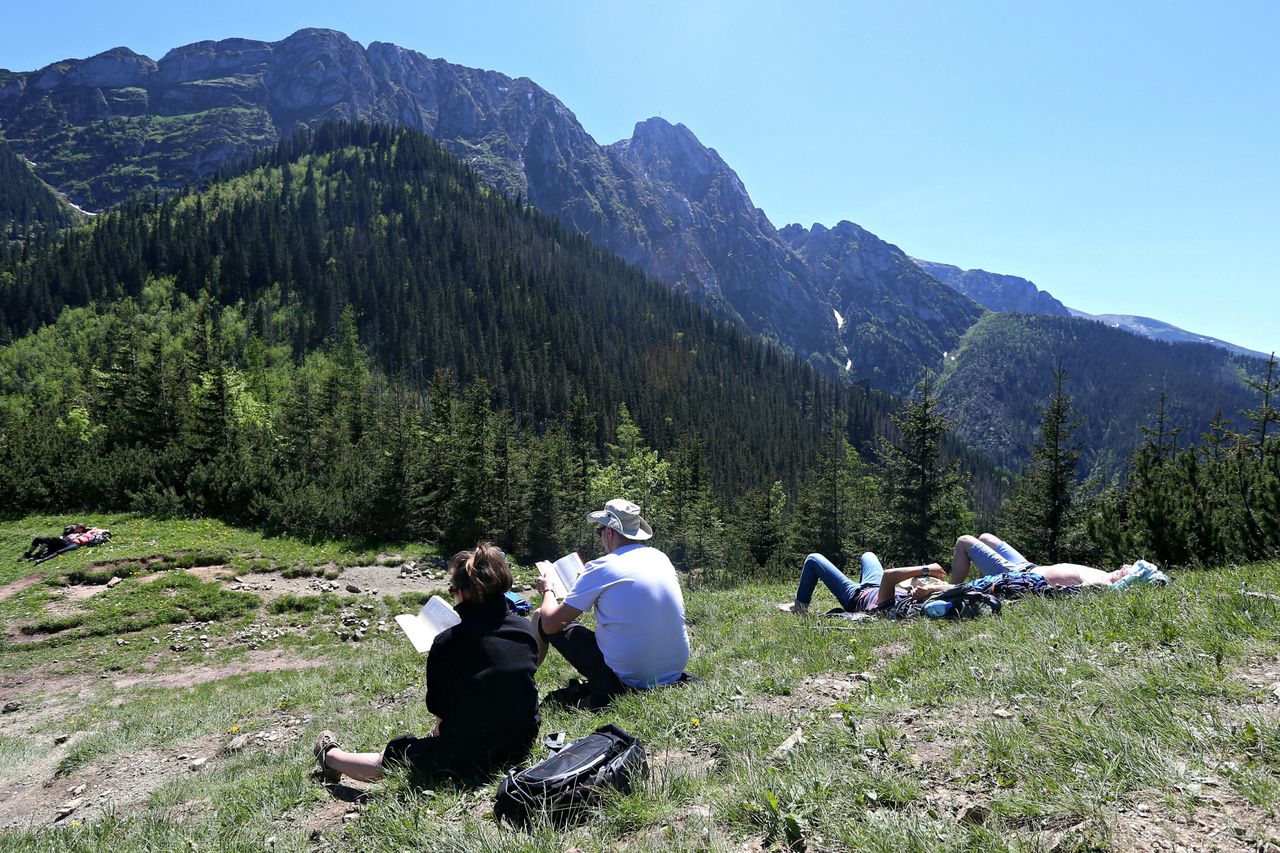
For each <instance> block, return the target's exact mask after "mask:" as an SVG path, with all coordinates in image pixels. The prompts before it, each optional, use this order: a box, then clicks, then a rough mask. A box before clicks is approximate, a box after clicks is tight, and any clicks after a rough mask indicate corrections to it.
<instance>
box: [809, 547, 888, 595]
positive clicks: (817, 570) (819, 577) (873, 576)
mask: <svg viewBox="0 0 1280 853" xmlns="http://www.w3.org/2000/svg"><path fill="white" fill-rule="evenodd" d="M860 562H861V564H862V565H861V568H862V580H861V582H860V583H854V582H853V581H851V580H849V578H847V577H845V574H844V572H842V571H840V570H839V569H837V568H836V567H835V565H834V564H833V563H832V562H831V561H830V560H828V559H827V558H826V557H824V556H822V555H821V554H810V555H809V556H807V557H805V558H804V566H803V568H801V569H800V586H799V588H798V589H796V604H797V605H799V606H801V607H808V606H809V603H810V602H811V601H813V591H814V589H816V588H817V586H818V581H822V582H823V583H824V584H826V586H827V589H829V590H831V594H832V595H834V596H835V597H836V601H838V602H840V606H841V607H843V608H844V609H845V610H852V609H853V607H852V604H853V597H854V596H855V595H857V594H858V590H860V589H862V588H863V587H866V586H875V587H879V586H880V579H881V578H882V577H884V566H882V565H880V558H879V557H877V556H876V555H875V554H873V553H871V552H870V551H868V552H866V553H865V554H863V555H862V559H861V560H860Z"/></svg>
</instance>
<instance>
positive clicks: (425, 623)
mask: <svg viewBox="0 0 1280 853" xmlns="http://www.w3.org/2000/svg"><path fill="white" fill-rule="evenodd" d="M461 621H462V619H460V618H459V617H458V614H457V613H455V612H454V610H453V608H452V607H450V606H449V604H448V602H446V601H445V600H444V599H443V598H441V597H440V596H438V595H434V596H432V597H431V598H428V599H427V603H426V604H424V605H422V609H421V610H419V611H418V612H417V613H404V614H401V615H400V616H397V617H396V624H397V625H399V626H400V627H401V629H403V630H404V633H405V635H406V636H408V638H409V642H411V643H413V647H414V648H415V649H417V650H418V654H426V653H427V651H428V650H429V649H430V648H431V644H432V643H434V642H435V640H436V635H437V634H439V633H440V632H441V631H443V630H444V629H446V628H452V627H453V626H454V625H457V624H458V623H459V622H461Z"/></svg>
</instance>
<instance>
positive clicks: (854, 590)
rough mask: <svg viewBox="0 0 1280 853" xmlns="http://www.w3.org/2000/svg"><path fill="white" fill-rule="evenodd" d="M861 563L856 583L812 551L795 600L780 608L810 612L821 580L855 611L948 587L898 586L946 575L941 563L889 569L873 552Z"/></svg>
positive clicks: (871, 610) (882, 607)
mask: <svg viewBox="0 0 1280 853" xmlns="http://www.w3.org/2000/svg"><path fill="white" fill-rule="evenodd" d="M859 562H860V563H861V579H860V580H859V582H858V583H854V582H853V581H851V580H849V578H848V577H846V576H845V574H844V573H843V572H841V571H840V570H839V569H837V568H836V567H835V564H833V563H832V562H831V561H830V560H828V559H827V558H826V557H824V556H822V555H821V554H810V555H809V556H807V557H805V558H804V565H803V566H802V567H801V569H800V586H799V588H797V589H796V599H795V601H788V602H785V603H783V604H779V605H778V609H779V610H781V611H783V612H786V613H806V612H808V610H809V605H810V603H811V602H812V601H813V591H814V589H816V588H817V586H818V581H822V582H823V583H824V584H826V587H827V589H829V590H831V594H832V595H834V596H835V597H836V601H838V602H840V606H841V607H843V608H844V609H845V610H847V611H849V612H851V613H860V612H861V613H874V612H876V611H877V610H887V609H889V608H891V607H893V606H894V605H896V604H897V603H898V602H899V601H901V600H902V599H906V598H912V599H916V600H923V599H926V598H928V597H929V596H930V595H932V594H933V593H935V592H938V591H940V590H942V589H946V588H947V585H946V584H944V583H938V584H927V585H924V586H920V587H917V588H915V589H911V590H906V589H899V588H898V584H899V583H901V582H902V581H905V580H910V579H911V578H922V577H928V578H937V579H939V580H941V579H942V578H945V577H946V576H947V573H946V570H945V569H943V568H942V566H940V565H939V564H937V563H929V564H928V565H924V566H904V567H902V568H896V569H886V568H885V567H884V566H882V565H881V564H880V558H879V557H877V556H876V555H875V554H873V553H871V552H870V551H867V552H866V553H865V554H863V555H862V557H861V559H860V561H859Z"/></svg>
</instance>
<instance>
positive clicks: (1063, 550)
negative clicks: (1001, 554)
mask: <svg viewBox="0 0 1280 853" xmlns="http://www.w3.org/2000/svg"><path fill="white" fill-rule="evenodd" d="M1066 381H1067V371H1066V370H1065V369H1064V368H1063V367H1062V364H1061V362H1059V363H1058V364H1057V365H1056V366H1055V367H1054V370H1053V392H1052V393H1051V394H1050V395H1049V398H1048V400H1047V401H1046V402H1045V404H1044V405H1043V406H1038V407H1037V411H1038V412H1039V414H1040V435H1039V436H1038V437H1037V438H1036V440H1035V441H1034V442H1033V443H1032V445H1031V450H1030V457H1031V461H1030V462H1029V463H1028V464H1027V467H1026V468H1025V469H1023V472H1022V475H1021V476H1020V477H1019V478H1018V480H1017V482H1016V483H1015V484H1014V487H1013V492H1012V494H1011V495H1010V496H1009V498H1008V500H1006V501H1005V504H1004V506H1003V507H1002V508H1001V513H1000V515H1001V518H1000V530H1001V535H1002V536H1003V537H1004V538H1005V539H1007V540H1009V541H1010V542H1016V543H1017V544H1018V547H1019V548H1022V549H1024V551H1025V553H1028V554H1034V555H1036V559H1038V560H1041V561H1043V562H1046V563H1058V562H1064V561H1066V560H1069V559H1071V560H1079V559H1082V555H1081V554H1080V551H1081V550H1082V548H1083V545H1082V541H1081V540H1082V538H1083V535H1084V528H1083V520H1084V519H1083V514H1082V512H1081V510H1082V506H1081V495H1080V481H1079V478H1078V468H1079V463H1080V442H1079V441H1077V440H1076V439H1075V434H1076V431H1077V430H1078V429H1079V428H1080V425H1081V423H1082V419H1081V418H1080V417H1078V416H1077V415H1076V414H1075V412H1074V411H1073V408H1072V398H1071V396H1070V395H1069V394H1067V393H1066V391H1065V390H1064V386H1065V384H1066Z"/></svg>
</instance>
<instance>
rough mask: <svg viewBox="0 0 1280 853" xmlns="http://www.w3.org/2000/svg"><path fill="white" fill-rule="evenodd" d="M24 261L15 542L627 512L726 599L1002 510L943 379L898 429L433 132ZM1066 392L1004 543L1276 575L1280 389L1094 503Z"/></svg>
mask: <svg viewBox="0 0 1280 853" xmlns="http://www.w3.org/2000/svg"><path fill="white" fill-rule="evenodd" d="M2 251H3V253H4V254H3V257H0V344H4V347H3V349H0V435H2V436H3V439H2V440H0V511H4V512H7V513H20V512H29V511H31V510H34V509H67V508H85V509H93V508H103V509H106V508H113V509H117V508H123V509H134V510H138V511H142V512H147V513H155V514H165V515H188V514H204V515H212V516H217V517H220V518H224V519H227V520H230V521H234V522H238V523H249V524H256V525H260V526H262V527H264V528H267V529H276V530H287V531H291V532H295V533H300V534H304V535H311V536H316V537H321V536H334V535H350V536H363V537H374V538H376V537H404V536H412V537H418V538H422V539H425V540H430V541H433V542H437V543H439V544H440V545H441V546H442V547H444V548H446V549H449V548H454V547H460V546H462V545H465V544H468V543H470V542H474V541H475V539H476V538H477V537H480V536H486V537H490V538H493V539H494V540H495V541H497V542H499V543H500V544H502V546H503V547H504V548H506V549H507V550H509V551H511V552H512V553H514V554H516V555H519V556H547V555H549V554H552V553H560V552H562V551H563V550H565V549H568V548H571V547H576V546H579V545H582V544H584V543H582V542H581V541H580V537H582V536H583V535H584V530H583V525H582V524H581V523H580V522H581V517H582V514H583V513H584V512H585V511H586V510H587V509H588V508H591V507H595V506H598V505H599V504H601V503H602V502H603V501H604V500H605V499H607V498H609V497H613V496H616V495H626V496H628V497H630V498H632V499H633V500H635V501H637V502H638V503H640V504H642V505H643V506H644V507H645V508H646V515H647V516H648V517H649V518H650V519H651V520H652V521H653V522H654V524H655V527H657V528H658V530H659V535H660V537H661V543H662V545H663V547H665V548H666V549H667V550H668V551H669V552H670V553H671V554H672V556H673V558H674V559H675V560H676V561H677V562H678V564H680V565H682V566H683V567H685V568H692V569H697V570H700V571H703V572H705V573H707V574H708V575H709V576H711V577H714V578H719V579H732V578H735V577H740V576H745V575H750V574H753V573H754V572H756V571H758V570H760V569H761V568H763V567H774V568H778V567H784V570H786V571H794V567H795V562H794V561H795V560H796V559H797V558H798V556H800V555H803V554H804V553H807V552H809V551H815V550H817V551H823V552H824V553H827V554H828V555H829V556H832V557H833V558H834V559H836V560H837V562H846V561H848V560H850V559H853V558H856V554H857V553H858V552H859V551H861V550H865V549H872V550H877V551H879V552H881V553H882V555H884V556H886V557H887V558H888V559H889V560H891V561H895V562H896V561H906V560H910V561H920V560H930V559H940V558H942V557H943V555H944V554H945V553H947V552H948V551H949V544H948V543H949V540H950V539H951V538H953V537H954V536H955V535H957V534H958V533H960V532H965V531H968V530H972V529H973V528H974V526H975V525H976V524H978V523H979V520H978V519H992V517H993V516H994V515H995V512H996V510H997V508H998V504H999V502H1000V499H1001V498H1002V496H1003V494H1004V493H1005V492H1006V491H1007V486H1008V483H1007V480H1008V475H1006V474H1004V473H1002V472H1001V471H999V470H998V469H996V468H995V467H993V466H992V465H991V464H990V463H989V462H987V461H986V460H984V459H982V458H981V457H980V456H978V455H977V454H976V453H973V452H970V451H967V450H965V448H964V447H963V446H961V445H960V444H958V443H957V442H956V441H955V440H954V439H952V438H950V437H949V431H950V429H951V428H952V427H954V426H955V424H954V422H953V421H952V420H949V419H948V416H947V413H946V412H944V411H943V409H942V406H941V404H940V403H939V400H938V398H937V396H936V394H935V389H934V385H933V380H932V378H931V377H929V376H928V375H926V376H924V377H923V378H922V381H921V384H920V386H919V387H918V389H917V392H916V394H915V395H913V397H912V398H911V399H910V400H907V401H905V402H903V403H900V402H898V401H894V400H892V399H890V398H888V397H887V396H884V395H879V394H876V393H873V392H868V391H865V390H863V389H859V388H851V387H845V386H842V385H840V384H838V383H836V382H833V381H831V380H829V379H827V378H825V377H823V376H821V375H820V374H818V373H817V372H815V371H814V370H812V369H811V368H809V367H807V366H806V365H804V364H802V363H799V362H796V361H795V360H793V359H791V358H789V357H788V356H787V355H786V354H785V353H784V352H783V351H781V350H780V349H778V348H777V347H775V346H773V345H771V344H770V343H768V342H761V341H757V340H752V339H750V338H748V337H746V336H745V335H743V334H742V333H741V332H739V331H738V330H736V329H735V328H733V327H732V326H731V325H729V324H728V323H727V322H725V321H723V320H719V319H717V318H715V317H714V316H713V315H711V314H710V313H708V312H707V311H706V310H704V309H702V308H700V307H698V306H697V305H695V304H694V303H693V302H692V301H690V300H689V299H687V298H685V297H683V296H681V295H679V294H673V293H671V292H670V291H669V290H668V289H667V288H665V287H663V286H662V285H660V284H659V283H656V282H653V281H650V280H648V279H646V278H645V277H644V276H643V275H642V274H641V273H639V272H638V271H636V270H634V269H632V268H630V267H628V266H626V265H625V264H624V263H622V262H621V261H620V260H618V259H617V258H615V257H613V256H611V255H609V254H608V253H606V252H604V251H602V250H600V249H598V248H596V247H594V246H593V245H592V244H590V243H589V242H588V241H587V240H586V239H585V238H583V237H581V236H578V235H575V234H572V233H569V232H567V231H566V230H564V229H563V228H561V227H560V226H559V225H558V224H557V223H555V222H554V221H553V220H551V219H549V218H547V217H545V216H542V215H540V214H538V213H537V212H536V211H534V210H533V209H532V208H531V207H530V206H529V205H527V204H525V203H523V200H522V199H519V198H514V199H512V198H504V197H502V196H500V195H498V194H496V193H495V192H494V191H493V190H491V189H490V188H488V187H487V186H485V185H484V184H483V183H481V182H480V181H479V180H478V178H477V177H476V175H475V174H473V173H472V172H471V171H470V170H469V169H468V168H467V167H466V166H465V165H464V164H461V163H459V162H458V161H456V160H454V159H452V158H451V157H449V156H448V155H447V154H445V153H444V152H443V150H442V149H440V148H439V147H438V146H437V145H436V144H435V143H434V142H432V141H431V140H429V139H428V138H427V137H425V136H423V135H421V134H418V133H416V132H412V131H404V130H391V129H387V128H383V127H377V126H365V125H342V124H327V125H324V126H322V127H320V128H318V129H316V130H315V131H312V132H307V133H303V134H301V135H299V136H297V137H295V138H293V139H292V140H289V141H287V142H283V143H281V144H279V145H278V146H276V147H275V148H274V149H273V150H271V151H270V152H268V153H265V154H263V155H260V156H259V157H258V158H257V159H256V160H255V161H254V162H252V163H250V164H248V165H247V166H246V167H245V168H243V169H241V170H237V171H235V172H229V173H227V174H223V175H219V176H218V177H217V178H216V179H215V180H214V181H212V182H211V183H210V184H209V185H208V186H206V187H204V188H202V189H200V190H198V191H189V192H185V193H181V194H178V195H176V196H172V197H169V198H166V199H163V200H160V199H145V198H144V199H135V200H134V201H132V202H130V203H128V204H126V205H124V206H123V207H121V208H119V209H117V210H114V211H112V212H109V213H107V214H104V215H102V216H100V217H98V218H97V219H96V220H95V221H94V222H93V223H92V224H91V225H89V226H86V227H81V228H73V229H70V230H66V231H64V232H62V233H61V234H60V235H56V236H39V235H28V236H26V237H25V238H24V239H21V240H10V241H7V243H6V245H5V247H4V248H3V250H2ZM1070 387H1071V386H1070V381H1069V378H1068V377H1066V376H1059V377H1057V381H1056V384H1052V385H1047V387H1046V388H1045V389H1044V395H1045V398H1046V399H1049V400H1050V402H1049V403H1047V404H1046V405H1045V407H1044V409H1043V410H1042V414H1043V420H1044V423H1043V430H1042V435H1041V436H1040V438H1039V439H1037V441H1036V443H1035V444H1034V445H1033V446H1032V447H1030V448H1029V449H1028V454H1029V456H1030V458H1031V460H1032V461H1031V463H1030V464H1029V465H1028V466H1027V468H1026V469H1025V471H1024V473H1023V475H1022V476H1021V477H1020V478H1019V480H1018V481H1017V482H1016V483H1015V484H1014V485H1013V490H1012V498H1011V499H1010V502H1009V503H1008V504H1006V506H1005V508H1004V512H1003V515H1002V516H1001V517H1002V518H1003V519H1007V520H1008V521H1009V523H1010V524H1011V525H1013V528H1014V529H1015V530H1017V531H1018V532H1019V534H1021V535H1023V536H1025V537H1026V540H1027V541H1030V542H1032V543H1035V544H1036V545H1037V547H1041V546H1040V543H1041V542H1044V543H1047V545H1045V546H1043V547H1046V548H1047V549H1049V550H1051V551H1052V552H1053V554H1054V559H1094V560H1102V559H1106V560H1119V559H1131V558H1132V557H1134V556H1138V555H1146V556H1149V557H1151V558H1152V559H1156V560H1157V561H1160V562H1162V563H1164V564H1166V565H1169V564H1171V565H1185V564H1192V563H1198V562H1200V563H1212V562H1214V561H1215V560H1217V561H1221V560H1223V559H1248V558H1252V557H1256V556H1260V555H1263V554H1268V553H1274V550H1275V548H1276V547H1277V544H1280V530H1277V526H1276V524H1275V522H1274V520H1275V519H1276V518H1277V517H1280V513H1278V512H1277V511H1276V506H1277V501H1278V500H1280V449H1278V448H1280V443H1278V442H1280V439H1278V438H1277V435H1276V428H1275V421H1276V420H1277V418H1276V415H1275V412H1274V408H1273V406H1274V403H1275V399H1274V396H1275V392H1276V389H1277V381H1276V380H1275V379H1273V378H1272V377H1270V376H1268V377H1267V378H1266V379H1265V381H1261V382H1258V383H1255V387H1256V390H1257V391H1258V394H1259V408H1258V409H1257V410H1256V411H1253V412H1251V413H1250V414H1249V418H1250V419H1251V420H1249V424H1250V426H1249V427H1248V428H1247V429H1245V430H1243V431H1241V432H1235V431H1233V430H1232V429H1231V428H1230V426H1229V425H1228V424H1227V420H1226V418H1225V417H1223V418H1220V419H1219V421H1218V422H1216V423H1215V425H1213V426H1212V427H1210V426H1208V425H1206V430H1207V431H1208V435H1207V437H1206V441H1205V442H1204V443H1194V444H1187V443H1183V444H1182V445H1177V444H1176V443H1175V442H1174V437H1173V436H1171V435H1169V434H1168V433H1167V432H1166V431H1164V430H1163V428H1162V427H1161V426H1160V425H1159V422H1156V425H1155V426H1153V427H1152V430H1151V432H1150V434H1149V435H1148V437H1147V439H1148V440H1147V441H1146V442H1145V443H1144V444H1143V446H1142V448H1140V449H1139V450H1138V451H1137V452H1136V453H1135V455H1134V456H1133V458H1132V460H1131V461H1130V463H1129V469H1130V470H1129V473H1128V476H1127V478H1126V479H1125V480H1124V481H1123V483H1122V484H1120V485H1115V486H1112V487H1110V488H1109V489H1105V490H1104V489H1102V488H1101V487H1100V485H1098V484H1095V483H1081V482H1080V481H1079V477H1080V465H1079V458H1080V454H1079V452H1078V450H1073V447H1075V445H1073V444H1072V442H1073V441H1074V440H1076V439H1074V438H1073V436H1074V435H1075V433H1076V430H1077V429H1078V416H1077V415H1076V413H1074V412H1073V410H1072V408H1071V400H1070V396H1069V394H1070ZM1085 414H1087V413H1085ZM1073 453H1074V455H1073ZM1206 489H1208V490H1209V492H1208V493H1209V494H1211V495H1212V496H1213V498H1212V499H1211V500H1205V499H1203V495H1204V494H1205V493H1206V492H1205V490H1206ZM586 532H589V531H586ZM1048 556H1049V554H1048V553H1046V555H1045V557H1044V558H1042V559H1047V558H1048Z"/></svg>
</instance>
